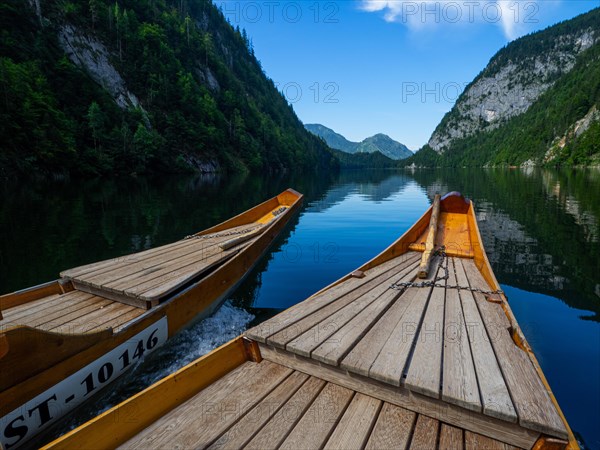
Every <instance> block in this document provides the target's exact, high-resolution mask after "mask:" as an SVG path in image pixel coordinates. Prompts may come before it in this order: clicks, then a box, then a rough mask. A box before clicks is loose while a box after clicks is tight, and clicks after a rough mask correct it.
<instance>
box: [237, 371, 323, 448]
mask: <svg viewBox="0 0 600 450" xmlns="http://www.w3.org/2000/svg"><path fill="white" fill-rule="evenodd" d="M324 387H325V381H324V380H321V379H320V378H315V377H310V378H309V379H308V381H307V382H306V383H304V384H303V385H302V387H301V388H300V389H298V391H296V393H295V394H294V395H293V396H292V398H290V400H289V401H288V402H287V403H286V404H285V405H283V406H282V408H281V409H280V410H279V411H277V413H276V414H275V415H274V416H273V417H272V418H271V419H270V420H269V421H268V422H267V423H266V424H265V425H264V426H263V427H262V429H261V430H259V432H258V433H257V434H256V435H255V436H254V437H253V438H252V440H251V441H250V442H249V443H248V444H247V445H246V446H245V447H244V448H245V449H254V450H264V449H271V448H278V447H279V446H280V445H281V443H282V442H283V440H284V439H285V438H286V437H287V436H288V434H289V433H290V431H291V430H292V429H293V428H294V427H295V426H296V424H297V423H298V421H299V420H300V419H301V418H302V416H303V415H304V413H305V412H306V410H307V409H308V408H309V407H310V405H312V403H313V401H314V400H315V398H317V395H319V393H320V392H321V390H322V389H323V388H324Z"/></svg>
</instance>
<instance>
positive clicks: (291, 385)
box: [209, 372, 308, 450]
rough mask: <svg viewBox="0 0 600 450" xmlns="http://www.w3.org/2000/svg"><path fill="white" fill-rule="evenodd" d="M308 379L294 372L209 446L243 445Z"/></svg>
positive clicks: (214, 449) (300, 373)
mask: <svg viewBox="0 0 600 450" xmlns="http://www.w3.org/2000/svg"><path fill="white" fill-rule="evenodd" d="M307 380H308V375H306V374H303V373H302V372H294V373H292V374H291V375H290V376H289V377H288V378H286V379H285V380H284V381H283V383H281V384H280V385H279V386H277V387H276V388H275V389H273V391H271V393H269V395H267V396H266V397H265V398H264V399H263V400H262V401H261V402H260V403H258V404H257V405H256V406H255V407H254V408H252V410H250V411H249V412H248V414H246V415H245V416H244V417H242V418H241V419H240V420H239V421H237V422H236V423H235V424H234V425H233V426H232V427H231V428H229V429H228V430H227V431H226V432H225V433H224V434H223V435H221V436H220V437H219V438H218V439H217V440H216V441H215V442H213V443H212V444H211V445H210V446H209V448H210V449H213V450H216V449H238V448H242V447H244V446H245V445H246V444H247V443H248V442H249V441H250V440H251V439H252V438H253V437H254V435H255V434H256V433H257V432H258V431H259V430H260V429H261V428H263V426H264V425H265V424H266V423H267V422H268V421H269V420H270V419H271V418H272V417H273V416H274V415H275V414H276V413H277V412H278V411H279V410H280V409H281V408H282V407H283V406H284V405H285V404H286V403H287V401H288V400H289V399H290V397H292V396H293V395H294V394H295V393H296V392H297V391H298V390H299V389H300V388H301V387H302V385H303V384H304V383H305V382H306V381H307Z"/></svg>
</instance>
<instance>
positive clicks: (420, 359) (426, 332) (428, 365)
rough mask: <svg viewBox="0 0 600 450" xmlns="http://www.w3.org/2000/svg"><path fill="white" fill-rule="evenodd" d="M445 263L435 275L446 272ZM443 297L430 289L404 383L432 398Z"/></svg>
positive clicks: (438, 373) (436, 390)
mask: <svg viewBox="0 0 600 450" xmlns="http://www.w3.org/2000/svg"><path fill="white" fill-rule="evenodd" d="M447 261H448V260H446V261H445V262H444V261H442V263H441V264H440V268H439V270H438V274H441V273H443V272H444V270H447V266H446V264H447ZM441 284H442V285H445V284H446V283H445V281H442V282H441ZM422 290H423V289H422ZM445 294H446V292H445V289H444V288H443V287H434V288H433V290H432V291H431V295H430V296H429V301H428V303H427V307H426V311H425V316H424V317H423V321H422V323H421V326H420V327H419V331H418V335H417V338H416V344H415V348H414V351H413V354H412V358H411V359H410V362H409V364H408V368H407V374H406V380H405V381H404V384H405V386H406V387H407V388H409V389H410V390H412V391H415V392H420V393H421V394H425V395H429V396H430V397H433V398H439V397H440V386H441V377H442V351H443V348H444V345H443V344H444V339H443V337H444V336H443V334H444V306H445Z"/></svg>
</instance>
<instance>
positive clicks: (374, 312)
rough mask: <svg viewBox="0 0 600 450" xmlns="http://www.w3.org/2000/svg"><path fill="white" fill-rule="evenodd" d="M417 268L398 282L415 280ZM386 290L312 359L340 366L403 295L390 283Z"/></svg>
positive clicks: (317, 349)
mask: <svg viewBox="0 0 600 450" xmlns="http://www.w3.org/2000/svg"><path fill="white" fill-rule="evenodd" d="M416 270H417V269H416V268H414V269H412V270H410V271H408V272H407V273H406V272H405V273H406V275H404V276H403V277H402V278H400V279H399V280H398V281H400V282H407V281H412V280H414V279H415V277H416V275H417V273H416ZM380 288H381V289H383V288H385V289H386V290H385V291H384V292H383V293H382V294H381V295H380V296H379V297H378V298H377V299H376V300H375V301H374V302H373V303H371V304H370V305H369V306H367V307H365V308H364V309H363V310H362V311H360V312H359V313H358V314H356V315H355V316H354V317H353V318H352V319H351V320H350V321H348V322H347V323H346V324H344V325H338V326H341V328H340V329H339V330H338V331H336V332H335V333H334V334H332V335H331V336H330V337H329V338H327V339H326V340H325V341H324V342H323V343H322V344H321V345H319V347H317V348H316V349H315V350H314V351H313V352H312V353H311V357H312V358H313V359H316V360H317V361H321V362H324V363H326V364H332V365H334V366H338V365H339V364H340V361H341V359H342V358H343V357H344V356H345V355H346V354H347V353H348V352H349V351H350V350H351V349H352V347H354V345H355V344H356V343H357V342H358V341H359V340H360V339H361V338H362V337H363V336H364V335H365V334H366V333H367V332H368V331H369V329H370V328H371V327H372V326H373V324H375V323H376V322H377V321H378V320H379V318H380V317H381V315H382V314H384V313H385V312H386V311H387V309H388V308H389V306H390V305H391V304H392V303H393V302H394V301H395V300H396V299H397V298H398V297H400V295H401V291H399V290H396V289H391V288H390V287H389V285H388V283H386V284H384V285H383V286H381V287H380ZM380 288H377V289H374V290H373V291H372V293H378V292H379V291H378V289H380ZM334 321H335V322H334V323H336V325H337V324H339V323H340V322H341V321H340V320H339V319H334Z"/></svg>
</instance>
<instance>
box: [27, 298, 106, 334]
mask: <svg viewBox="0 0 600 450" xmlns="http://www.w3.org/2000/svg"><path fill="white" fill-rule="evenodd" d="M111 303H113V301H112V300H107V299H104V298H101V297H95V296H92V297H91V298H90V299H88V300H86V301H84V302H81V304H80V305H76V306H74V307H72V309H69V310H63V311H59V312H58V313H57V314H52V315H49V316H48V317H47V318H46V319H42V320H40V321H39V322H37V323H33V324H32V325H33V326H35V328H39V329H41V330H48V331H49V330H52V329H53V328H56V327H59V326H60V325H63V324H65V323H68V322H71V321H73V320H76V319H79V318H83V317H85V316H87V315H88V314H91V313H93V312H94V311H98V310H100V309H102V308H104V307H105V306H108V305H110V304H111Z"/></svg>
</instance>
